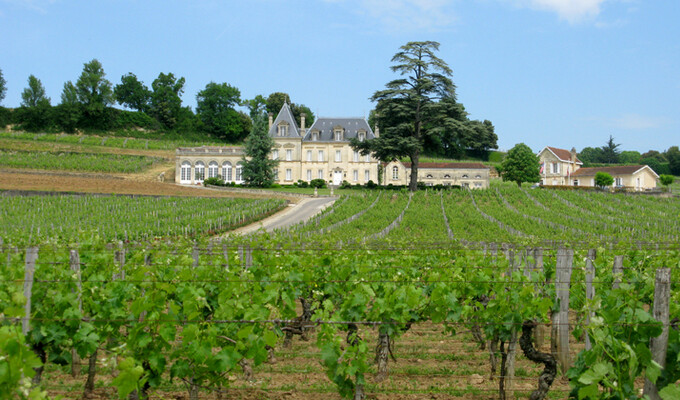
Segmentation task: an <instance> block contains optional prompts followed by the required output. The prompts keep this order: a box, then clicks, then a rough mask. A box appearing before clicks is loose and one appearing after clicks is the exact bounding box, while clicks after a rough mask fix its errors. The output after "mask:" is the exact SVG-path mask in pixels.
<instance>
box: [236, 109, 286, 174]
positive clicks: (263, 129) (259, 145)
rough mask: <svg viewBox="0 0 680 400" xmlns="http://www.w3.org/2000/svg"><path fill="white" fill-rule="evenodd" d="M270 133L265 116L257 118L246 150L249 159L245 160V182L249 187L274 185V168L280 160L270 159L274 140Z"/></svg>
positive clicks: (247, 141) (246, 143) (247, 140)
mask: <svg viewBox="0 0 680 400" xmlns="http://www.w3.org/2000/svg"><path fill="white" fill-rule="evenodd" d="M268 131H269V130H268V129H267V120H266V119H265V118H264V116H258V117H257V118H255V120H254V121H253V128H252V129H251V131H250V134H249V135H248V138H247V139H246V142H245V149H244V151H245V155H246V157H248V158H244V160H243V180H245V181H246V183H247V184H248V185H251V186H260V187H268V186H271V184H272V183H274V168H275V167H276V165H277V164H278V160H271V159H269V154H270V153H271V151H272V148H273V147H274V139H273V138H272V137H271V136H269V132H268Z"/></svg>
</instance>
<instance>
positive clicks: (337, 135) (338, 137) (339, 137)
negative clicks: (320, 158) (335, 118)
mask: <svg viewBox="0 0 680 400" xmlns="http://www.w3.org/2000/svg"><path fill="white" fill-rule="evenodd" d="M334 133H335V141H336V142H339V141H341V140H342V131H341V130H340V129H336V130H335V132H334Z"/></svg>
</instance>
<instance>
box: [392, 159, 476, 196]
mask: <svg viewBox="0 0 680 400" xmlns="http://www.w3.org/2000/svg"><path fill="white" fill-rule="evenodd" d="M440 164H444V163H440ZM446 164H447V165H439V166H436V167H435V166H432V167H430V166H427V165H428V163H423V164H421V165H420V166H419V167H418V182H423V183H424V184H425V185H427V186H434V185H445V186H453V185H458V186H461V187H466V188H470V189H486V188H488V187H489V168H488V167H485V166H483V165H481V164H480V165H479V166H475V167H470V166H469V165H468V164H465V163H461V164H456V163H446ZM410 173H411V169H410V168H409V167H407V166H405V165H404V164H403V163H402V162H400V161H392V162H389V163H387V164H385V165H384V172H383V181H382V184H384V185H389V184H393V185H408V184H409V181H410V179H411V175H410Z"/></svg>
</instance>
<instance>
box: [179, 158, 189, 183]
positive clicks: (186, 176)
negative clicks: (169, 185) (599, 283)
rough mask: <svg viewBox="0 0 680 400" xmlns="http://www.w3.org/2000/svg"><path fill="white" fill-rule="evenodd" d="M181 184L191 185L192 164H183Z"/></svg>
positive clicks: (185, 162) (186, 162)
mask: <svg viewBox="0 0 680 400" xmlns="http://www.w3.org/2000/svg"><path fill="white" fill-rule="evenodd" d="M179 183H191V163H190V162H189V161H184V162H182V167H181V168H180V175H179Z"/></svg>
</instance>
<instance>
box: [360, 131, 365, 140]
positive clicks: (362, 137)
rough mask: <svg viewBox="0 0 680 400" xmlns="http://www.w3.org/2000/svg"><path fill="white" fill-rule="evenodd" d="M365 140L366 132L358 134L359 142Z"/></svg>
mask: <svg viewBox="0 0 680 400" xmlns="http://www.w3.org/2000/svg"><path fill="white" fill-rule="evenodd" d="M364 139H366V132H359V141H360V142H363V141H364Z"/></svg>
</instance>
